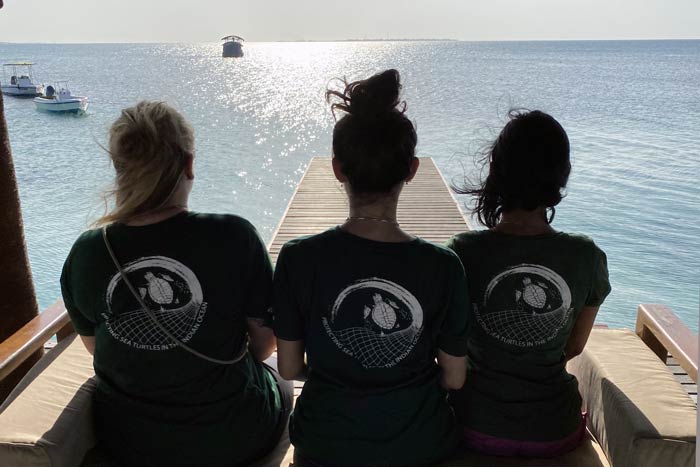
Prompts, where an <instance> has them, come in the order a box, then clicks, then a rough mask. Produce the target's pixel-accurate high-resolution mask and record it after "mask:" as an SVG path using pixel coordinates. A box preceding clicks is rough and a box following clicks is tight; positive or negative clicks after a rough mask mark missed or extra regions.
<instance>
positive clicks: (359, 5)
mask: <svg viewBox="0 0 700 467" xmlns="http://www.w3.org/2000/svg"><path fill="white" fill-rule="evenodd" d="M4 2H5V7H4V8H3V9H2V10H0V42H213V41H217V40H218V39H219V38H220V37H222V36H224V35H227V34H237V35H240V36H243V37H245V38H246V39H247V40H250V41H300V40H319V41H324V40H345V39H458V40H562V39H563V40H567V39H698V38H700V0H325V1H323V0H296V1H291V0H198V1H196V2H195V1H184V0H64V1H60V2H59V1H56V0H4Z"/></svg>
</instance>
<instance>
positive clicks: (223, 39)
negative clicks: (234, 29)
mask: <svg viewBox="0 0 700 467" xmlns="http://www.w3.org/2000/svg"><path fill="white" fill-rule="evenodd" d="M221 40H222V41H238V42H243V41H244V40H245V39H243V38H242V37H241V36H233V35H231V36H224V37H222V38H221Z"/></svg>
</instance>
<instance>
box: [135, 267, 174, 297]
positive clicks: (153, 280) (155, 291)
mask: <svg viewBox="0 0 700 467" xmlns="http://www.w3.org/2000/svg"><path fill="white" fill-rule="evenodd" d="M145 279H146V281H147V282H148V284H146V287H141V288H139V292H140V293H141V298H145V297H146V294H148V296H149V297H150V299H151V300H153V302H155V303H157V304H158V305H170V304H171V303H173V301H175V303H177V302H178V300H174V299H175V294H174V293H173V287H172V286H171V285H170V283H171V282H175V281H174V280H173V278H172V277H170V276H168V275H167V274H160V273H158V275H157V276H156V275H155V274H153V273H152V272H150V271H148V272H146V274H145Z"/></svg>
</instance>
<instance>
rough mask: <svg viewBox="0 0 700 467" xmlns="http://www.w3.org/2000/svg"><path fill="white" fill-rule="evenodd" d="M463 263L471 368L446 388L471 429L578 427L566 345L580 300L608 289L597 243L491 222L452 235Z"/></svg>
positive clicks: (517, 433) (514, 432) (562, 431)
mask: <svg viewBox="0 0 700 467" xmlns="http://www.w3.org/2000/svg"><path fill="white" fill-rule="evenodd" d="M448 246H449V247H450V248H451V249H453V250H454V251H455V252H456V253H457V254H458V255H459V257H460V259H461V260H462V263H463V264H464V267H465V268H466V270H467V271H469V275H468V279H467V282H468V284H469V294H470V296H471V297H472V298H473V300H474V304H473V307H472V310H473V311H472V312H471V313H470V319H469V339H468V346H469V370H468V372H467V382H466V384H465V386H464V387H463V388H462V390H461V391H458V392H456V393H454V394H453V395H452V398H451V399H452V401H453V403H454V404H455V411H456V413H457V417H458V418H459V419H460V420H461V421H462V423H463V424H464V425H465V426H466V427H467V428H469V429H472V430H475V431H478V432H481V433H484V434H487V435H491V436H496V437H501V438H507V439H512V440H524V441H554V440H558V439H561V438H563V437H565V436H567V435H569V434H571V433H573V432H574V431H575V430H576V428H578V426H579V424H580V422H581V397H580V395H579V393H578V382H577V381H576V378H575V377H574V376H572V375H570V374H569V373H567V371H566V368H565V365H566V356H565V354H564V349H565V346H566V343H567V340H568V338H569V334H570V333H571V329H572V327H573V325H574V323H575V321H576V318H577V317H578V315H579V312H580V311H581V309H582V308H584V307H596V306H599V305H600V304H601V303H603V300H604V299H605V297H606V296H607V295H608V293H609V292H610V284H609V282H608V269H607V263H606V258H605V253H603V251H601V250H600V249H599V248H598V247H597V246H596V245H595V244H594V243H593V241H592V240H591V239H590V238H588V237H585V236H581V235H572V234H566V233H563V232H558V233H552V234H545V235H536V236H517V235H508V234H503V233H497V232H492V231H488V230H487V231H474V232H465V233H462V234H459V235H456V236H455V237H453V238H452V239H451V240H450V241H449V242H448Z"/></svg>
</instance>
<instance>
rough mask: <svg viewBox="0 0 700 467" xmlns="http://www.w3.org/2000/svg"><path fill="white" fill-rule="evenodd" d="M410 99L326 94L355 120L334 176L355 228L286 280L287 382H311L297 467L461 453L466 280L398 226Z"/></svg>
mask: <svg viewBox="0 0 700 467" xmlns="http://www.w3.org/2000/svg"><path fill="white" fill-rule="evenodd" d="M400 87H401V85H400V82H399V74H398V72H397V71H396V70H387V71H385V72H383V73H380V74H378V75H375V76H372V77H371V78H368V79H366V80H362V81H356V82H353V83H349V84H346V86H345V89H344V91H343V92H336V91H330V92H329V93H328V97H329V99H337V100H336V102H335V103H334V104H333V105H332V108H333V109H334V110H335V111H339V112H343V113H344V115H343V117H342V118H341V119H340V120H338V122H337V123H336V125H335V129H334V131H333V170H334V172H335V176H336V178H337V179H338V180H339V181H340V182H341V183H342V184H343V186H344V187H345V191H346V192H347V196H348V202H349V213H348V217H347V220H346V221H345V222H344V223H343V224H342V225H340V226H337V227H334V228H332V229H330V230H327V231H326V232H323V233H321V234H318V235H313V236H311V237H305V238H300V239H296V240H293V241H291V242H288V243H287V244H286V245H285V246H284V247H283V248H282V251H281V252H280V255H279V259H278V261H277V266H276V268H275V282H274V288H275V300H274V315H275V334H276V335H277V339H278V353H279V370H280V373H281V374H282V376H283V377H285V378H287V379H292V378H295V377H298V376H299V375H300V374H307V373H308V380H307V382H306V384H305V385H304V389H303V391H302V393H301V396H300V397H299V399H298V400H297V404H296V408H295V411H294V414H293V416H292V419H291V421H290V436H291V440H292V443H293V444H294V446H295V465H299V466H309V465H310V466H353V467H356V466H370V465H371V466H376V465H382V466H408V465H431V464H434V463H436V462H439V461H441V460H442V459H444V458H445V457H447V456H449V455H450V453H451V452H452V451H453V450H454V448H456V446H457V441H458V433H457V430H456V425H455V423H454V415H453V413H452V410H451V409H450V407H449V405H448V403H447V400H446V394H447V393H446V389H457V388H459V387H461V386H462V384H463V383H464V378H465V369H466V361H465V357H464V355H465V353H466V343H465V341H464V338H465V335H466V327H465V325H466V315H467V307H468V305H469V300H468V297H467V294H466V281H465V277H464V271H463V269H462V265H461V264H460V262H459V260H458V258H457V256H456V255H455V254H454V253H453V252H451V251H450V250H448V249H447V248H444V247H441V246H438V245H433V244H431V243H428V242H426V241H424V240H421V239H420V238H417V237H414V236H412V235H410V234H409V233H407V232H405V231H404V230H402V229H401V227H400V226H399V223H398V222H397V220H396V208H397V203H398V199H399V195H400V193H401V189H402V188H403V186H404V184H405V183H408V182H409V181H410V180H411V179H412V178H413V176H414V174H415V173H416V170H417V169H418V159H417V158H416V157H415V147H416V141H417V138H416V132H415V129H414V127H413V124H412V123H411V121H410V120H409V119H408V118H407V117H406V115H405V113H404V112H405V105H404V104H400V101H399V90H400ZM305 356H306V360H305V358H304V357H305ZM436 359H437V361H436Z"/></svg>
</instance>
